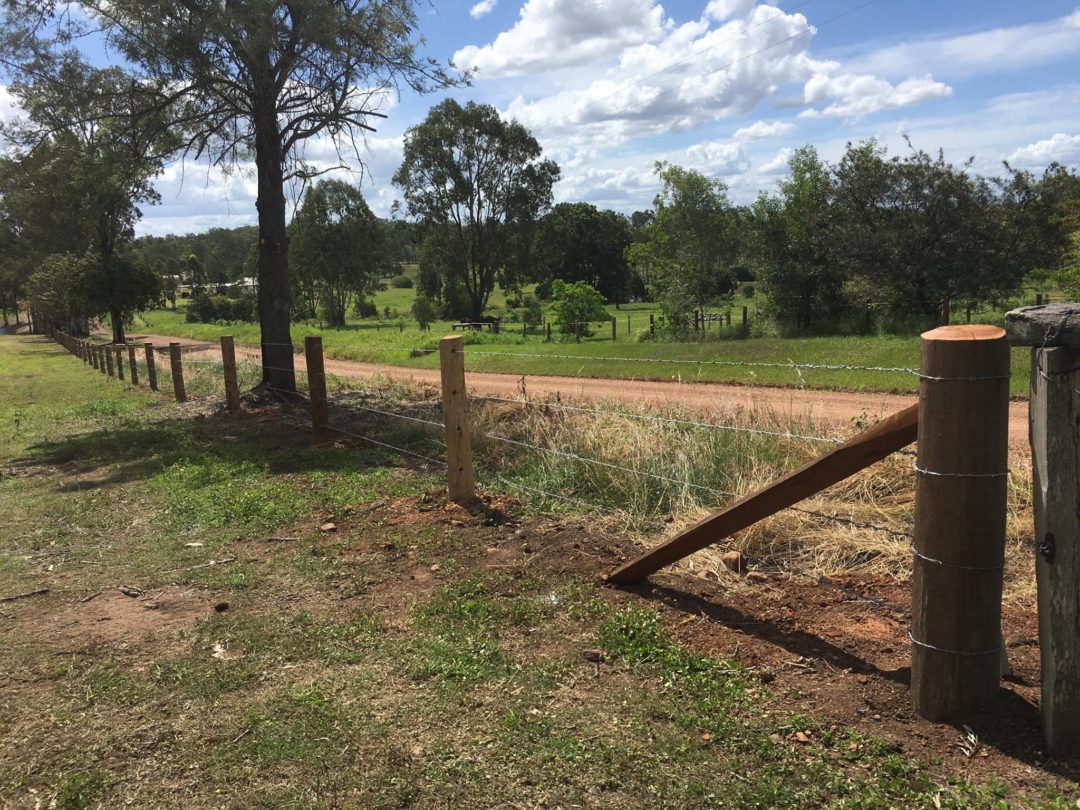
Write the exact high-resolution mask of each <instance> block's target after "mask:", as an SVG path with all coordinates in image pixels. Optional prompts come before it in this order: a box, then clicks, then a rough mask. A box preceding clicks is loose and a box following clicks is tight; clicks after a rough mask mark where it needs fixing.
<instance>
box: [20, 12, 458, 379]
mask: <svg viewBox="0 0 1080 810" xmlns="http://www.w3.org/2000/svg"><path fill="white" fill-rule="evenodd" d="M417 5H418V2H416V0H248V1H247V2H239V1H238V0H225V1H224V2H220V0H73V1H72V2H60V0H44V1H43V0H7V2H6V8H7V15H6V28H7V35H6V37H5V38H4V42H5V43H6V46H7V47H6V51H7V53H6V57H5V58H6V64H7V65H8V66H9V68H10V69H15V70H19V69H20V66H21V65H23V64H36V63H38V62H39V61H41V56H42V55H47V54H55V53H57V52H60V51H63V50H64V49H67V48H70V47H72V46H73V45H74V44H77V43H79V42H89V41H93V37H94V36H97V37H98V38H103V39H104V41H105V43H106V44H107V46H108V47H109V48H110V49H112V50H113V51H115V52H117V53H119V55H120V56H121V57H122V58H123V61H124V70H125V71H126V72H127V74H128V75H129V76H130V79H131V82H132V84H133V86H135V87H138V88H139V89H140V90H141V91H142V92H143V94H144V102H145V104H146V105H147V107H148V108H150V109H153V110H156V111H158V112H159V113H160V114H161V115H163V116H164V119H165V120H166V121H167V126H168V127H169V128H170V129H172V130H174V131H179V132H182V133H183V136H184V139H183V143H182V144H181V146H180V151H181V152H182V153H184V154H186V155H188V156H191V157H194V158H197V159H206V160H209V161H210V162H211V163H213V164H215V165H219V166H224V167H227V166H238V165H243V164H250V163H251V162H253V163H254V170H255V175H256V178H257V186H258V192H257V200H256V208H257V210H258V222H259V243H258V278H259V293H258V309H259V322H260V325H261V328H262V343H263V347H262V348H263V351H262V357H263V383H264V384H265V385H266V386H268V387H272V388H276V389H279V390H285V391H295V387H296V380H295V374H294V372H293V354H292V350H291V342H292V338H291V334H290V320H291V318H290V308H291V300H290V284H289V265H288V239H287V233H286V219H287V216H286V215H287V207H286V197H285V188H286V184H287V183H290V182H294V181H295V182H303V181H305V180H307V179H310V178H311V177H312V176H314V175H316V174H318V173H320V172H322V171H325V170H327V168H328V167H327V166H326V165H322V166H319V165H316V164H315V163H314V162H312V161H308V160H306V159H305V145H306V144H307V143H308V142H309V141H311V139H313V138H318V139H320V141H321V142H322V143H324V144H325V143H329V144H331V145H332V146H333V147H334V149H333V151H335V153H336V160H334V161H331V162H333V163H337V164H340V163H341V162H342V161H343V160H344V157H345V155H346V154H352V155H353V156H354V157H355V159H356V160H357V161H358V162H362V160H361V149H360V146H359V144H358V142H357V138H358V137H361V138H362V135H363V133H364V132H365V131H372V130H373V129H374V127H373V125H372V122H373V121H374V120H375V119H378V118H384V117H385V114H384V113H383V112H382V111H381V110H382V109H383V107H384V105H385V104H386V98H387V95H388V94H389V93H392V92H394V91H396V90H399V89H400V88H401V87H402V86H403V85H404V86H408V87H410V88H412V89H413V90H416V91H419V92H425V91H429V90H432V89H434V88H438V87H444V86H447V85H450V84H453V83H454V82H455V81H458V80H459V79H458V78H456V77H455V76H452V75H451V74H450V73H449V72H447V70H445V69H443V68H442V67H440V66H438V65H437V64H436V63H435V62H434V61H432V60H430V59H425V58H422V57H420V56H419V54H418V42H417V40H416V38H415V33H416V28H417V14H416V7H417ZM26 50H32V51H33V53H34V55H35V58H34V59H32V60H26V59H25V58H20V51H26Z"/></svg>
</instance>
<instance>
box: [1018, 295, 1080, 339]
mask: <svg viewBox="0 0 1080 810" xmlns="http://www.w3.org/2000/svg"><path fill="white" fill-rule="evenodd" d="M1005 330H1006V331H1007V332H1008V334H1009V343H1010V344H1011V345H1013V346H1039V347H1047V348H1048V347H1052V346H1064V347H1067V348H1072V349H1080V303H1072V304H1043V305H1041V306H1034V307H1020V308H1019V309H1014V310H1012V311H1010V312H1006V313H1005Z"/></svg>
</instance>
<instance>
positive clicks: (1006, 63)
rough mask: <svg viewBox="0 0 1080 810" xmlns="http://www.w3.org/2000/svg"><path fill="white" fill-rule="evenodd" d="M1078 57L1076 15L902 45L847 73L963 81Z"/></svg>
mask: <svg viewBox="0 0 1080 810" xmlns="http://www.w3.org/2000/svg"><path fill="white" fill-rule="evenodd" d="M1078 52H1080V10H1078V11H1074V12H1073V13H1072V14H1068V15H1066V16H1064V17H1059V18H1057V19H1054V20H1048V21H1045V22H1035V23H1027V24H1025V25H1014V26H1007V27H1004V28H994V29H990V30H988V31H978V32H976V33H972V34H962V35H959V36H952V37H928V38H925V39H920V40H916V41H913V42H904V43H901V44H899V45H892V46H889V47H886V48H882V49H880V50H877V51H874V52H872V53H869V54H866V55H865V56H862V57H859V58H856V59H855V60H853V61H852V62H851V64H849V66H848V67H849V69H850V70H853V71H859V72H862V71H865V72H869V73H881V74H885V75H888V76H900V75H904V74H906V73H911V72H914V71H926V70H933V71H937V72H939V73H941V74H943V75H946V76H950V75H951V76H967V75H970V74H972V73H976V72H980V71H995V70H1008V69H1012V68H1029V67H1031V66H1033V65H1037V64H1042V63H1045V62H1048V61H1051V60H1054V59H1058V58H1060V57H1062V56H1070V55H1071V56H1075V55H1076V54H1077V53H1078Z"/></svg>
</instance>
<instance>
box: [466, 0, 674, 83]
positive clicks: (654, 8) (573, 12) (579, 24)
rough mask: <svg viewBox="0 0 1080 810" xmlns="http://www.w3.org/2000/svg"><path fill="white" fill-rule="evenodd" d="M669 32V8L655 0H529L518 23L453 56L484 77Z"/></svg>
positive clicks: (595, 55) (558, 64) (556, 64)
mask: <svg viewBox="0 0 1080 810" xmlns="http://www.w3.org/2000/svg"><path fill="white" fill-rule="evenodd" d="M487 1H488V0H482V2H481V3H480V4H479V5H483V4H484V3H485V2H487ZM663 31H664V9H663V7H662V6H660V5H657V4H656V3H655V2H654V0H590V1H589V2H582V1H581V0H526V2H525V5H524V6H522V8H521V13H520V15H519V17H518V21H517V23H515V25H514V27H513V28H511V29H510V30H509V31H503V32H502V33H501V34H499V35H498V36H497V37H496V38H495V41H494V42H491V43H489V44H487V45H483V46H476V45H466V46H465V47H464V48H461V49H460V50H459V51H457V52H456V53H455V54H454V57H453V61H454V64H456V65H457V66H458V67H460V68H464V69H469V68H476V69H477V71H478V72H479V76H481V77H482V78H494V77H499V76H513V75H516V74H519V73H524V72H540V71H548V70H555V69H558V68H564V67H571V66H574V65H583V64H586V63H588V62H591V61H593V60H595V59H601V58H604V57H608V56H612V55H614V54H616V53H618V52H619V51H621V50H622V49H623V48H626V47H628V46H631V45H637V44H639V43H642V42H649V41H651V40H655V39H657V38H658V37H660V36H661V35H662V34H663Z"/></svg>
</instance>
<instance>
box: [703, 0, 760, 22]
mask: <svg viewBox="0 0 1080 810" xmlns="http://www.w3.org/2000/svg"><path fill="white" fill-rule="evenodd" d="M754 3H755V0H709V4H708V5H707V6H705V16H706V17H708V18H709V19H712V20H716V21H717V22H723V21H724V20H727V19H730V18H731V17H745V16H746V15H748V14H749V13H750V11H751V10H753V8H754Z"/></svg>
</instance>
